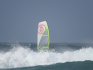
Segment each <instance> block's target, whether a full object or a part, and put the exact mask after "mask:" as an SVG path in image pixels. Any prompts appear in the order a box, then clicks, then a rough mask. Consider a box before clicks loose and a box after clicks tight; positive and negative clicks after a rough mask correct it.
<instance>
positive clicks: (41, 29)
mask: <svg viewBox="0 0 93 70" xmlns="http://www.w3.org/2000/svg"><path fill="white" fill-rule="evenodd" d="M49 45H50V32H49V28H48V24H47V22H46V21H42V22H40V23H39V24H38V33H37V49H38V51H41V50H43V51H45V50H48V49H49Z"/></svg>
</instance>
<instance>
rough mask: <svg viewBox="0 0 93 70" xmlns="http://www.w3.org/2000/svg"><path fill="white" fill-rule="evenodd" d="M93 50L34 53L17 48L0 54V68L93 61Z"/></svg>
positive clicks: (30, 50) (20, 47) (21, 47)
mask: <svg viewBox="0 0 93 70" xmlns="http://www.w3.org/2000/svg"><path fill="white" fill-rule="evenodd" d="M92 53H93V48H91V47H89V48H82V49H80V50H75V51H64V52H63V53H58V52H54V51H53V52H51V51H49V52H48V51H47V52H34V51H33V50H32V49H30V48H26V47H23V46H20V45H18V46H16V47H13V48H12V49H10V50H9V51H7V52H0V68H16V67H28V66H30V67H31V66H37V65H50V64H55V63H65V62H75V61H85V60H91V61H93V54H92Z"/></svg>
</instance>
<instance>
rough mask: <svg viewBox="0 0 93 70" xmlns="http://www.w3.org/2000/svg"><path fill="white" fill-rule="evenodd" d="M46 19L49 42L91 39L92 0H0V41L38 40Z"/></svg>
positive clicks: (92, 34)
mask: <svg viewBox="0 0 93 70" xmlns="http://www.w3.org/2000/svg"><path fill="white" fill-rule="evenodd" d="M44 20H46V21H47V23H48V26H49V29H50V42H53V43H63V42H92V41H93V0H0V42H35V43H36V42H37V27H38V23H39V22H41V21H44Z"/></svg>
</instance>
